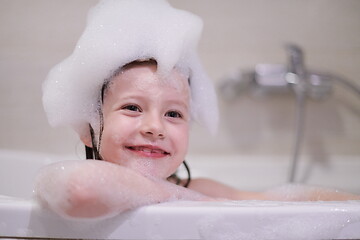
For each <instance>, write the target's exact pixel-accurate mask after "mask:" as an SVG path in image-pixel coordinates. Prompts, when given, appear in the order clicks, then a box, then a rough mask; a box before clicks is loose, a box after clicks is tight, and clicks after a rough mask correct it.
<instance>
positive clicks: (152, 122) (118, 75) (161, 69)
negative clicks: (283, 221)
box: [35, 0, 359, 218]
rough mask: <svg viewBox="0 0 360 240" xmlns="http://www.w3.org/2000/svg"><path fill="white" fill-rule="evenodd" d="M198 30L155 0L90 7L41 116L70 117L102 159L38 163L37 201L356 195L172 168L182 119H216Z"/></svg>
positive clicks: (183, 130)
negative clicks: (246, 182) (248, 187)
mask: <svg viewBox="0 0 360 240" xmlns="http://www.w3.org/2000/svg"><path fill="white" fill-rule="evenodd" d="M200 32H201V21H200V20H199V18H197V17H196V16H194V15H192V14H190V13H187V12H183V11H180V10H176V9H174V8H172V7H171V6H170V5H168V4H167V3H166V2H165V1H162V0H156V1H149V0H122V1H119V0H118V1H101V2H100V3H99V5H97V6H96V7H95V8H94V9H93V10H92V11H91V14H90V15H89V19H88V25H87V28H86V30H85V32H84V34H83V35H82V37H81V39H80V40H79V42H78V45H77V48H76V50H75V51H74V53H73V54H72V56H70V57H69V58H68V59H66V60H65V61H64V62H62V63H60V64H59V65H58V66H56V67H55V68H54V69H53V70H52V71H51V72H50V74H49V76H48V79H47V80H46V82H45V84H44V89H43V90H44V98H43V99H44V106H45V110H46V112H47V114H48V117H49V121H50V123H51V124H53V125H71V126H72V127H73V128H74V129H75V130H76V131H77V132H78V133H79V136H80V138H81V140H82V141H83V143H84V144H85V145H86V146H87V156H88V157H94V158H95V159H97V160H102V161H94V160H89V161H65V162H59V163H56V164H53V165H49V166H47V167H45V168H44V169H43V170H42V171H41V172H40V173H39V175H38V177H37V179H36V183H35V186H36V188H35V190H36V195H37V199H38V200H39V201H40V203H41V204H42V205H44V206H46V207H48V208H50V209H52V210H53V211H55V212H56V213H58V214H60V215H62V216H65V217H77V218H93V217H108V216H112V215H115V214H119V213H121V212H123V211H125V210H128V209H133V208H136V207H139V206H143V205H147V204H154V203H159V202H164V201H172V200H202V201H208V200H216V199H232V200H241V199H268V200H345V199H356V198H358V197H357V196H354V195H351V194H346V193H339V192H336V191H330V190H323V189H312V188H307V190H306V192H304V194H303V195H302V196H292V197H291V198H290V197H287V198H285V197H284V196H281V195H276V194H274V193H271V192H264V193H253V192H242V191H239V190H236V189H233V188H231V187H228V186H225V185H223V184H221V183H217V182H215V181H212V180H209V179H194V180H192V181H191V182H190V181H189V180H181V179H178V178H176V177H173V176H174V173H175V172H176V169H177V168H178V167H179V166H180V165H181V164H182V163H183V162H184V159H185V156H186V153H187V150H188V139H189V128H190V124H191V122H192V121H193V120H195V121H198V122H200V123H203V124H204V125H206V126H208V127H209V128H210V129H214V126H215V125H216V122H217V112H216V99H215V94H214V89H213V88H212V86H211V83H210V81H209V80H208V79H207V77H206V75H205V74H204V72H203V70H202V68H201V64H200V62H199V60H198V58H197V56H196V45H197V41H198V37H199V36H200ZM184 186H186V187H187V188H185V187H184ZM358 199H359V198H358Z"/></svg>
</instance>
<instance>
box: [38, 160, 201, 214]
mask: <svg viewBox="0 0 360 240" xmlns="http://www.w3.org/2000/svg"><path fill="white" fill-rule="evenodd" d="M35 194H36V197H37V199H38V200H39V201H40V203H41V205H43V206H47V207H48V208H50V209H52V210H53V211H55V212H56V213H58V214H59V215H62V216H65V217H76V218H94V217H105V216H109V215H115V214H118V213H120V212H123V211H125V210H128V209H132V208H136V207H139V206H143V205H148V204H154V203H160V202H164V201H171V200H178V199H183V200H205V199H207V198H206V197H205V196H203V195H201V194H198V193H196V192H193V191H191V190H188V189H185V188H183V187H180V186H176V185H174V184H171V183H168V182H166V181H164V180H155V179H149V178H146V177H144V176H142V175H140V174H138V173H136V172H134V171H132V170H130V169H127V168H124V167H122V166H119V165H116V164H112V163H109V162H105V161H91V160H89V161H84V160H83V161H64V162H59V163H55V164H51V165H49V166H46V167H45V168H43V169H42V170H41V172H40V173H39V175H38V176H37V178H36V181H35Z"/></svg>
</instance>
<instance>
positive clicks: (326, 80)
mask: <svg viewBox="0 0 360 240" xmlns="http://www.w3.org/2000/svg"><path fill="white" fill-rule="evenodd" d="M285 50H286V52H287V55H288V62H287V64H286V65H280V64H257V65H256V66H255V69H254V70H252V71H245V72H242V73H238V74H237V75H233V76H231V77H227V78H226V79H224V80H223V81H222V82H221V84H220V86H219V91H220V94H221V95H222V96H223V97H224V98H225V99H232V98H235V97H237V95H239V94H241V93H242V92H244V91H246V90H251V91H252V92H255V93H256V94H255V95H259V94H261V95H269V94H274V93H278V92H289V91H292V92H294V93H295V96H296V123H295V138H294V148H293V153H292V160H291V168H290V170H289V177H288V181H289V182H294V181H295V177H296V176H295V175H296V168H297V163H298V159H299V156H300V149H301V145H302V140H303V133H304V121H305V112H306V111H305V106H306V100H307V99H308V98H311V99H316V100H319V99H324V98H326V97H327V96H329V95H330V94H331V92H332V88H333V83H334V82H337V83H340V84H342V85H343V86H345V87H347V88H348V89H349V90H351V91H353V92H354V93H356V94H357V95H358V96H359V97H360V86H358V85H356V84H354V83H352V82H351V81H349V80H347V79H345V78H343V77H339V76H335V75H332V74H329V73H317V72H312V71H309V70H308V69H307V68H306V67H305V60H304V53H303V51H302V49H301V48H300V47H299V46H298V45H295V44H286V45H285Z"/></svg>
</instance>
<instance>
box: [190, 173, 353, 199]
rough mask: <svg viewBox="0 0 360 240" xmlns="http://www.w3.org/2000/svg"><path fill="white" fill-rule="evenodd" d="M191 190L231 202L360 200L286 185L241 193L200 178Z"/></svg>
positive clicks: (331, 192) (325, 191) (331, 190)
mask: <svg viewBox="0 0 360 240" xmlns="http://www.w3.org/2000/svg"><path fill="white" fill-rule="evenodd" d="M189 188H190V189H192V190H194V191H197V192H199V193H202V194H204V195H207V196H209V197H213V198H227V199H231V200H273V201H346V200H360V196H359V195H355V194H352V193H347V192H342V191H338V190H334V189H327V188H321V187H313V186H306V185H300V184H285V185H283V186H279V187H275V188H272V189H270V190H268V191H264V192H247V191H239V190H238V189H235V188H232V187H230V186H227V185H225V184H222V183H219V182H216V181H213V180H210V179H206V178H199V179H194V180H192V181H191V183H190V186H189Z"/></svg>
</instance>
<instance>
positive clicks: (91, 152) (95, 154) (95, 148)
mask: <svg viewBox="0 0 360 240" xmlns="http://www.w3.org/2000/svg"><path fill="white" fill-rule="evenodd" d="M142 64H146V65H149V64H150V65H157V62H156V60H155V59H146V60H144V61H139V60H136V61H133V62H130V63H128V64H126V65H124V66H122V67H120V68H118V69H117V70H115V71H114V73H113V74H112V75H111V76H110V77H109V78H107V79H105V80H104V82H103V85H102V86H101V92H100V96H99V106H98V113H99V119H100V131H99V139H98V142H97V143H96V139H95V131H94V129H93V127H92V126H91V124H89V129H90V130H89V131H90V136H91V144H92V147H88V146H86V145H85V153H86V159H92V160H104V159H103V158H102V156H101V154H100V147H101V136H102V132H103V130H104V120H103V119H104V118H103V112H102V106H103V103H104V97H105V95H106V91H107V89H108V88H109V85H110V82H111V81H112V79H114V78H115V77H116V76H118V75H119V74H120V73H121V72H123V71H125V70H127V69H129V68H132V67H134V66H139V65H142ZM189 84H190V80H189ZM183 165H184V167H185V169H186V172H187V174H188V178H187V180H186V182H185V183H184V185H183V187H188V186H189V184H190V182H191V173H190V168H189V166H188V164H187V163H186V161H185V160H184V161H183ZM167 180H169V181H174V182H175V183H176V184H177V185H180V183H181V179H180V178H179V177H178V175H177V173H176V172H175V173H173V174H172V175H170V176H169V177H168V178H167Z"/></svg>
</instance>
